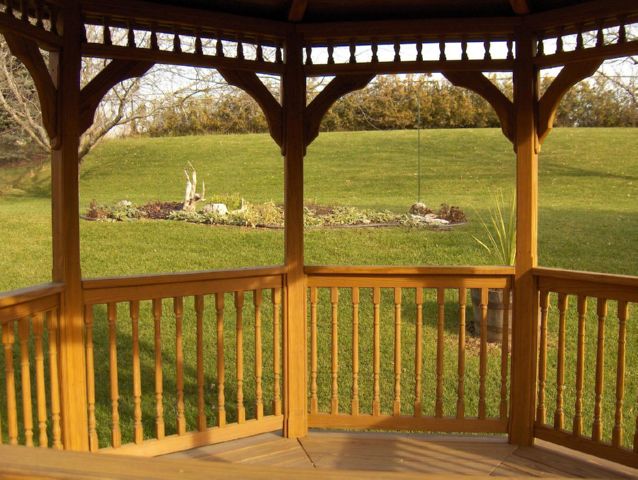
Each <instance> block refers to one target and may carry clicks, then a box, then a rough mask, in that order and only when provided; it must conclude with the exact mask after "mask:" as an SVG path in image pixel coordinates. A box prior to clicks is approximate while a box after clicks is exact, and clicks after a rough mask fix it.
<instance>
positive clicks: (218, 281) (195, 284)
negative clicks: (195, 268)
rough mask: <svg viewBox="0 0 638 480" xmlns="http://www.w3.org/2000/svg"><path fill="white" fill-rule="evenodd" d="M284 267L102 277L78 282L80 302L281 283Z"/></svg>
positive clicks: (281, 284) (153, 296)
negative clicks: (80, 283) (79, 284)
mask: <svg viewBox="0 0 638 480" xmlns="http://www.w3.org/2000/svg"><path fill="white" fill-rule="evenodd" d="M285 272H286V269H285V268H284V267H265V268H249V269H238V270H220V271H209V272H193V273H180V274H173V275H170V274H169V275H166V274H162V275H145V276H135V277H119V278H103V279H95V280H84V281H83V282H82V287H83V296H84V303H85V304H87V305H95V304H99V303H110V302H124V301H132V300H152V299H159V298H171V297H183V296H191V295H208V294H211V293H222V292H234V291H247V290H255V289H266V288H281V287H282V286H283V275H284V273H285Z"/></svg>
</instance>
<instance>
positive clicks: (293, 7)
mask: <svg viewBox="0 0 638 480" xmlns="http://www.w3.org/2000/svg"><path fill="white" fill-rule="evenodd" d="M307 6H308V0H292V2H291V4H290V9H289V10H288V20H290V21H291V22H301V21H302V20H303V17H304V15H305V13H306V7H307Z"/></svg>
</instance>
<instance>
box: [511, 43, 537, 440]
mask: <svg viewBox="0 0 638 480" xmlns="http://www.w3.org/2000/svg"><path fill="white" fill-rule="evenodd" d="M516 47H517V48H516V54H517V56H516V64H515V67H514V110H515V117H516V136H515V139H516V142H515V149H516V232H517V233H516V281H515V287H514V317H513V325H512V327H513V329H512V335H513V339H512V344H513V346H512V393H511V398H510V401H511V410H510V412H511V418H510V431H509V440H510V443H514V444H518V445H532V444H533V442H534V407H535V405H534V404H535V395H536V393H535V392H536V343H537V338H536V335H537V332H536V331H537V328H538V307H539V306H538V292H537V289H536V285H535V281H534V277H533V275H532V268H534V267H535V266H536V264H537V259H538V255H537V233H538V232H537V230H538V136H537V126H536V106H537V98H538V70H537V68H536V67H535V66H534V64H533V55H534V48H535V44H534V41H533V37H532V36H531V35H530V33H529V32H521V33H519V34H518V36H517V38H516Z"/></svg>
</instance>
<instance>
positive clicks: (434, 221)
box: [428, 218, 450, 225]
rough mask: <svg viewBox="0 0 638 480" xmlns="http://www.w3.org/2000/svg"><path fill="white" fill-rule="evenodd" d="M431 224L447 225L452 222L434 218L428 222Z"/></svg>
mask: <svg viewBox="0 0 638 480" xmlns="http://www.w3.org/2000/svg"><path fill="white" fill-rule="evenodd" d="M428 223H429V224H430V225H447V224H449V223H450V222H448V221H447V220H443V219H442V218H433V219H432V220H431V221H430V222H428Z"/></svg>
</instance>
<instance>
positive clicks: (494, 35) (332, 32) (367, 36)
mask: <svg viewBox="0 0 638 480" xmlns="http://www.w3.org/2000/svg"><path fill="white" fill-rule="evenodd" d="M520 25H521V19H520V18H517V17H493V18H454V19H447V18H445V19H423V20H388V21H367V22H336V23H308V24H301V25H298V26H297V31H298V32H299V33H301V34H302V35H303V36H304V40H305V41H306V43H307V44H325V43H343V44H349V43H351V42H353V41H354V42H366V41H373V40H374V41H376V42H384V41H389V42H394V41H397V40H398V41H401V40H414V39H416V38H423V39H426V38H432V39H438V38H441V37H444V38H445V39H450V40H453V39H459V40H460V39H466V40H474V39H475V40H483V39H484V38H485V36H489V37H490V38H491V39H493V40H498V39H503V40H505V39H507V38H508V37H509V35H511V34H512V33H513V32H514V30H515V29H516V28H517V27H519V26H520Z"/></svg>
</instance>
